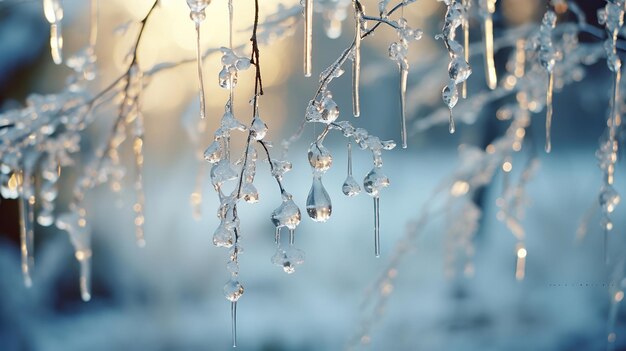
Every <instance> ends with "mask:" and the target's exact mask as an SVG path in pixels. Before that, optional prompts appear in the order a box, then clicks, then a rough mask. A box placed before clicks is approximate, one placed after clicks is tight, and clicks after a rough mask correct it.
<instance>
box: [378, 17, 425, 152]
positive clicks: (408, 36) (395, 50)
mask: <svg viewBox="0 0 626 351" xmlns="http://www.w3.org/2000/svg"><path fill="white" fill-rule="evenodd" d="M368 19H369V18H368ZM394 27H395V28H396V32H397V34H398V37H399V39H400V40H399V41H397V42H393V43H391V45H390V46H389V58H390V59H392V60H394V61H396V63H397V64H398V68H399V69H400V89H399V92H400V114H401V138H402V148H404V149H406V148H407V145H408V144H407V130H406V83H407V79H408V75H409V60H408V58H407V52H408V50H409V41H411V40H419V39H421V38H422V34H423V32H422V31H421V30H420V29H413V28H410V27H409V26H408V23H407V21H406V19H404V18H400V19H399V20H398V22H397V23H396V24H395V25H394Z"/></svg>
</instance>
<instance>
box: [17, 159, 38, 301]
mask: <svg viewBox="0 0 626 351" xmlns="http://www.w3.org/2000/svg"><path fill="white" fill-rule="evenodd" d="M17 180H18V184H19V193H20V197H19V213H20V249H21V252H22V274H23V276H24V285H25V286H26V287H27V288H30V287H31V286H32V285H33V280H32V277H31V274H32V273H31V272H32V270H33V265H34V258H33V248H34V239H35V235H34V234H35V233H34V221H35V215H34V213H35V212H34V206H35V194H34V189H33V184H32V176H31V174H30V172H24V171H21V172H20V173H19V174H18V176H17Z"/></svg>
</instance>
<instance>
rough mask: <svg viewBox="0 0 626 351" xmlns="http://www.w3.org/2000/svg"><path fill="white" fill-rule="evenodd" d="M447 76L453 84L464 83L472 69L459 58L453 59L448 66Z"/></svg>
mask: <svg viewBox="0 0 626 351" xmlns="http://www.w3.org/2000/svg"><path fill="white" fill-rule="evenodd" d="M448 74H449V76H450V79H452V80H453V81H454V83H455V84H460V83H463V82H465V81H466V80H467V79H468V78H469V76H470V75H471V74H472V69H471V68H470V66H469V65H468V64H467V62H465V60H464V59H463V58H461V57H454V58H453V59H452V60H451V61H450V64H449V65H448Z"/></svg>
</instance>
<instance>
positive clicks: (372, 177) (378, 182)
mask: <svg viewBox="0 0 626 351" xmlns="http://www.w3.org/2000/svg"><path fill="white" fill-rule="evenodd" d="M381 167H382V165H378V164H376V162H375V165H374V168H372V170H371V171H370V172H369V173H368V174H367V175H366V176H365V178H364V179H363V188H364V189H365V192H366V193H367V194H368V195H369V196H371V197H372V198H374V255H375V256H376V257H380V191H381V190H382V189H383V188H386V187H388V186H389V178H387V176H385V175H384V174H383V173H382V172H381Z"/></svg>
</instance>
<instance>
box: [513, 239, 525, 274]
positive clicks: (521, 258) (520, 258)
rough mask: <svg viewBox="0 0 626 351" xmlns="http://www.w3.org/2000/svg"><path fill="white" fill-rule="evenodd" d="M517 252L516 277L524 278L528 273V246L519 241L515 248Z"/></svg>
mask: <svg viewBox="0 0 626 351" xmlns="http://www.w3.org/2000/svg"><path fill="white" fill-rule="evenodd" d="M515 252H516V255H517V263H516V265H515V279H517V280H524V276H525V275H526V254H527V251H526V248H525V247H524V244H523V243H518V244H517V247H516V248H515Z"/></svg>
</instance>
